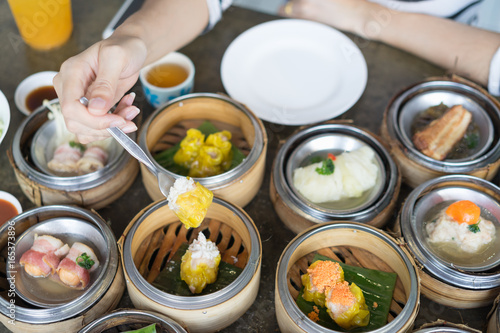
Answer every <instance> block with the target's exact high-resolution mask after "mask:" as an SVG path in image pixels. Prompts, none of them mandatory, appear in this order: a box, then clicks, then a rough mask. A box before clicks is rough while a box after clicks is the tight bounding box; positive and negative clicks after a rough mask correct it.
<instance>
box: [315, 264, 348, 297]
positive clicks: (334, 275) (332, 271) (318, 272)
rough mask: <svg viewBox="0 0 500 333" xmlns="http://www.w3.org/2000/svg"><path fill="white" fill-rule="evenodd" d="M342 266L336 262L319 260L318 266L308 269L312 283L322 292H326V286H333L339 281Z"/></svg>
mask: <svg viewBox="0 0 500 333" xmlns="http://www.w3.org/2000/svg"><path fill="white" fill-rule="evenodd" d="M341 270H342V268H340V265H339V264H338V263H336V262H333V261H329V260H325V261H318V262H317V264H316V266H315V267H314V268H313V269H311V268H308V269H307V273H308V274H309V277H310V278H311V284H312V285H313V286H314V287H316V290H317V291H318V292H320V293H323V292H325V288H326V287H331V286H333V285H335V284H336V283H338V282H339V280H340V272H341Z"/></svg>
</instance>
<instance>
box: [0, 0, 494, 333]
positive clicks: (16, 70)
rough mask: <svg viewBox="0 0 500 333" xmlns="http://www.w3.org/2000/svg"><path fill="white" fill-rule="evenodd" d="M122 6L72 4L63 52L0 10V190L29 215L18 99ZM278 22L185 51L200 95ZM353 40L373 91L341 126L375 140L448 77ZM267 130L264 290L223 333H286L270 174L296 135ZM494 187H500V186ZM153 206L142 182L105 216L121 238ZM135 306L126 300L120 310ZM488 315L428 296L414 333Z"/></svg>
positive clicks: (232, 22)
mask: <svg viewBox="0 0 500 333" xmlns="http://www.w3.org/2000/svg"><path fill="white" fill-rule="evenodd" d="M120 5H121V1H120V0H106V1H99V0H87V1H73V15H74V31H73V34H72V37H71V39H70V40H69V41H68V42H67V43H66V44H65V45H64V46H62V47H61V48H58V49H56V50H53V51H47V52H39V51H35V50H33V49H31V48H29V47H28V46H26V45H25V44H24V43H23V42H22V40H21V39H20V37H19V34H18V33H17V29H16V26H15V22H14V20H13V18H12V15H11V13H10V10H9V7H8V5H7V2H6V1H2V2H0V31H1V33H0V59H1V62H0V90H1V91H2V92H3V93H4V94H5V96H6V97H7V99H8V101H9V104H10V109H11V124H10V127H9V130H8V133H7V136H6V138H5V139H4V141H3V142H2V143H1V146H0V190H3V191H7V192H10V193H12V194H13V195H15V196H16V197H17V198H18V199H19V201H20V202H21V205H22V207H23V209H24V210H25V211H26V210H29V209H31V208H34V205H33V204H32V203H31V202H30V201H29V200H28V199H27V197H25V196H24V194H23V193H22V191H21V189H20V187H19V185H18V183H17V181H16V178H15V176H14V171H13V170H12V168H11V166H10V164H9V162H8V159H7V154H6V152H7V150H8V149H9V148H10V145H11V143H12V139H13V137H14V134H15V132H16V129H17V127H18V126H19V125H20V123H21V122H22V121H23V119H24V118H25V116H24V115H23V114H22V113H21V112H19V111H18V110H17V108H16V106H15V104H14V91H15V89H16V87H17V85H18V84H19V83H20V82H21V81H22V80H23V79H24V78H25V77H27V76H28V75H30V74H33V73H35V72H39V71H45V70H54V71H58V70H59V67H60V65H61V63H62V62H63V61H64V60H65V59H67V58H68V57H70V56H73V55H75V54H77V53H79V52H81V51H83V50H84V49H85V48H87V47H89V46H90V45H91V44H93V43H94V42H96V41H98V40H99V39H100V38H101V33H102V31H103V30H104V28H105V26H106V25H107V24H108V22H109V20H110V19H111V18H112V17H113V15H114V14H115V13H116V11H117V10H118V8H119V7H120ZM275 19H278V17H275V16H269V15H266V14H263V13H258V12H254V11H249V10H245V9H242V8H238V7H231V8H229V9H228V10H227V11H226V13H225V14H224V18H223V20H222V21H221V22H220V23H219V24H218V25H217V26H216V27H215V28H214V29H213V30H212V31H211V32H209V33H207V34H205V35H203V36H200V37H198V38H197V39H196V40H195V41H193V42H192V43H191V44H189V45H188V46H186V47H184V48H183V49H182V50H180V51H181V52H183V53H185V54H186V55H187V56H189V57H190V58H191V59H192V60H193V62H194V64H195V67H196V78H195V92H225V90H224V87H223V85H222V82H221V78H220V74H219V73H220V63H221V59H222V56H223V54H224V51H225V50H226V48H227V47H228V45H229V44H230V43H231V41H233V40H234V39H235V38H236V37H237V36H238V35H239V34H241V33H242V32H243V31H245V30H247V29H249V28H251V27H252V26H255V25H257V24H259V23H263V22H266V21H270V20H275ZM348 36H349V37H350V38H351V39H352V40H353V41H354V42H355V43H356V44H357V45H358V46H359V48H360V49H361V51H362V53H363V55H364V57H365V59H366V62H367V65H368V83H367V86H366V90H365V91H364V93H363V95H362V96H361V98H360V99H359V101H358V102H357V103H356V104H355V105H354V106H353V107H352V108H351V109H350V110H349V111H347V112H346V113H344V114H343V115H341V116H340V118H342V119H352V120H353V121H354V123H355V124H356V125H358V126H362V127H365V128H367V129H369V130H371V131H373V132H375V133H379V128H380V125H381V121H382V113H383V111H384V108H385V107H386V105H387V104H388V102H389V100H390V99H391V97H392V96H393V95H394V94H396V93H397V92H398V91H400V90H402V89H403V88H405V87H407V86H409V85H411V84H414V83H416V82H419V81H421V80H424V79H425V78H428V77H431V76H437V75H443V74H446V72H445V71H444V70H443V69H441V68H438V67H436V66H434V65H432V64H430V63H428V62H426V61H423V60H421V59H419V58H416V57H414V56H412V55H410V54H407V53H405V52H402V51H400V50H397V49H395V48H392V47H389V46H387V45H384V44H381V43H377V42H372V41H366V40H363V39H360V38H358V37H357V36H354V35H348ZM132 90H133V91H135V92H136V93H137V98H136V102H135V104H136V105H137V106H138V107H139V108H140V109H141V110H142V117H143V119H145V118H146V117H147V116H148V115H149V114H151V113H152V112H153V111H154V110H153V108H152V107H151V106H149V105H148V104H147V102H146V100H145V98H144V95H143V93H142V89H141V87H140V84H139V83H137V84H136V85H135V86H134V87H133V89H132ZM265 127H266V130H267V135H268V138H269V147H268V153H267V163H266V170H267V172H266V176H265V178H264V182H263V184H262V186H261V189H260V190H259V193H258V194H257V196H256V197H255V198H254V199H253V200H252V201H251V202H250V204H248V205H247V206H246V207H245V210H246V211H247V212H248V214H249V215H250V217H251V218H252V219H253V221H254V222H255V224H256V225H257V227H258V229H259V232H260V235H261V239H262V245H263V255H262V259H263V260H262V276H261V281H260V289H259V293H258V295H257V299H256V300H255V302H254V304H253V305H252V306H251V307H250V309H249V310H248V311H247V312H246V313H245V314H244V315H243V316H242V317H241V318H240V319H238V320H237V321H236V322H235V323H234V324H233V325H231V326H229V327H228V328H226V329H224V330H223V332H277V331H279V327H278V324H277V321H276V317H275V312H274V279H275V273H276V265H277V262H278V259H279V257H280V255H281V253H282V251H283V249H284V248H285V246H286V245H287V243H288V242H290V241H291V240H292V239H293V238H294V236H295V234H294V233H293V232H291V231H290V230H288V229H287V228H286V227H285V226H284V225H283V223H282V222H281V221H280V219H279V217H278V216H277V214H276V213H275V212H274V209H273V205H272V203H271V201H270V198H269V174H270V170H271V164H272V162H273V158H274V156H275V155H276V152H277V147H278V144H279V142H280V141H281V140H286V138H287V137H288V136H289V135H290V134H291V133H292V132H293V131H294V130H296V127H293V126H283V125H276V124H272V123H267V122H265ZM497 178H498V177H497ZM494 182H496V183H497V184H498V180H494ZM409 191H410V189H409V188H408V187H406V186H404V185H403V187H402V189H401V193H400V198H399V203H398V206H397V207H396V210H395V211H394V218H393V219H391V221H392V222H393V221H394V220H395V218H396V215H397V211H398V210H399V208H400V205H401V202H402V200H404V198H405V196H406V195H407V194H408V193H409ZM150 202H151V199H150V198H149V196H148V194H147V193H146V190H145V188H144V186H143V184H142V181H141V177H140V175H139V176H138V177H137V178H136V180H135V182H134V184H133V185H132V187H131V188H130V189H129V190H128V191H127V192H126V193H125V194H124V195H123V196H122V197H121V198H120V199H119V200H117V201H115V202H114V203H112V204H110V205H109V206H107V207H105V208H103V209H100V210H99V211H98V213H99V214H100V215H101V216H102V217H103V218H104V219H105V220H109V221H110V222H111V225H112V228H113V231H114V232H115V235H116V236H117V238H119V236H120V235H121V234H122V232H123V230H124V229H125V227H126V226H127V224H128V223H129V222H130V220H131V219H132V218H133V217H134V216H135V215H136V214H137V213H138V212H139V211H140V210H141V209H142V208H144V207H145V206H147V205H148V204H149V203H150ZM390 223H391V222H389V224H390ZM132 306H133V305H132V303H131V302H130V299H129V297H128V295H127V292H125V294H124V296H123V298H122V300H121V302H120V304H119V307H132ZM489 310H490V307H484V308H480V309H473V310H464V309H452V308H448V307H445V306H443V305H440V304H438V303H436V302H433V301H431V300H429V299H427V298H426V297H425V296H421V307H420V312H419V314H418V318H417V320H416V322H415V327H419V326H420V325H422V324H424V323H428V322H433V321H435V320H436V319H438V318H440V319H445V320H447V321H450V322H454V323H459V324H467V325H468V326H470V327H472V328H475V329H484V325H485V323H486V314H487V312H488V311H489ZM7 331H8V330H7V329H6V328H5V327H3V326H2V327H0V332H7Z"/></svg>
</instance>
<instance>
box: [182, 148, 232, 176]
mask: <svg viewBox="0 0 500 333" xmlns="http://www.w3.org/2000/svg"><path fill="white" fill-rule="evenodd" d="M223 159H224V156H223V155H222V152H221V150H220V149H219V148H217V147H213V146H203V147H201V149H200V154H199V155H198V156H197V157H196V159H195V160H194V162H193V163H192V164H191V168H190V169H189V176H190V177H210V176H215V175H218V174H220V173H222V172H223V170H222V167H221V165H222V161H223Z"/></svg>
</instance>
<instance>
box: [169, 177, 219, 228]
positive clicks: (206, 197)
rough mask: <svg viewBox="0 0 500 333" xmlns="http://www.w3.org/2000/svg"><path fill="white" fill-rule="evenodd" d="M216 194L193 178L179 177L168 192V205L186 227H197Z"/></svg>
mask: <svg viewBox="0 0 500 333" xmlns="http://www.w3.org/2000/svg"><path fill="white" fill-rule="evenodd" d="M213 197H214V194H213V193H212V192H211V191H210V190H208V189H207V188H206V187H204V186H203V185H201V184H200V183H198V182H196V183H195V182H194V180H193V179H192V178H184V177H181V178H178V179H177V180H176V181H175V183H174V185H173V186H172V187H171V188H170V191H169V193H168V197H167V200H168V206H169V207H170V209H172V210H173V211H174V213H175V215H177V217H178V218H179V220H180V221H181V222H182V223H183V224H184V226H185V227H186V228H188V229H189V228H197V227H198V226H199V225H200V224H201V222H203V219H204V218H205V216H206V215H207V211H208V207H209V206H210V204H211V203H212V199H213Z"/></svg>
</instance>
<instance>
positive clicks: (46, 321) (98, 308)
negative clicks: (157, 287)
mask: <svg viewBox="0 0 500 333" xmlns="http://www.w3.org/2000/svg"><path fill="white" fill-rule="evenodd" d="M60 217H71V218H78V219H81V220H83V221H87V222H89V223H91V224H93V225H94V226H95V227H96V228H98V230H100V231H101V232H102V233H103V235H104V237H105V238H106V239H107V240H108V241H109V244H108V245H109V246H108V249H109V263H108V265H107V268H106V271H105V272H104V274H103V278H102V280H100V281H96V282H95V286H94V285H92V286H90V289H89V292H88V293H85V294H83V295H82V296H81V297H79V298H78V299H77V300H76V301H73V302H69V303H66V304H64V305H59V306H56V307H52V308H36V307H33V306H31V305H29V306H27V305H25V303H24V302H22V300H21V299H19V298H12V296H13V294H12V293H13V290H14V289H13V288H15V286H14V285H12V284H11V282H12V281H10V280H7V279H5V278H4V279H0V289H1V291H0V294H1V297H0V304H1V310H0V322H2V323H3V324H4V325H5V327H7V328H8V329H9V330H11V331H12V332H23V333H26V332H56V331H69V332H76V331H78V330H79V329H81V328H82V327H83V326H84V325H86V324H88V323H89V322H91V321H92V320H94V319H96V318H98V317H99V316H101V315H102V314H103V313H105V312H108V311H111V310H113V309H114V308H116V306H117V305H118V302H119V300H120V299H121V297H122V295H123V292H124V290H125V281H124V277H123V272H122V269H121V263H120V261H119V260H118V249H117V246H116V241H115V238H114V236H113V233H112V231H111V229H110V228H109V226H108V225H107V224H106V222H105V221H104V220H103V219H102V218H101V217H100V216H99V215H97V214H96V213H95V212H91V211H88V210H86V209H83V208H79V207H73V206H44V207H38V208H34V209H32V210H29V211H26V212H24V213H22V214H20V215H18V216H16V217H15V218H13V219H11V220H9V221H8V222H6V223H5V224H4V225H2V227H0V247H1V248H2V249H3V250H2V251H1V252H2V253H3V254H2V257H3V260H4V261H5V263H6V264H9V260H10V259H9V256H10V255H11V251H12V250H11V249H10V247H11V246H12V245H11V244H12V243H11V242H12V241H11V239H10V238H11V237H14V236H12V234H15V235H21V234H22V233H23V232H24V231H25V230H27V229H28V228H30V227H32V226H34V225H36V224H38V223H39V222H44V221H48V220H50V219H54V218H60ZM5 269H6V266H5V265H3V266H2V271H3V273H4V274H5V273H6V272H5Z"/></svg>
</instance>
